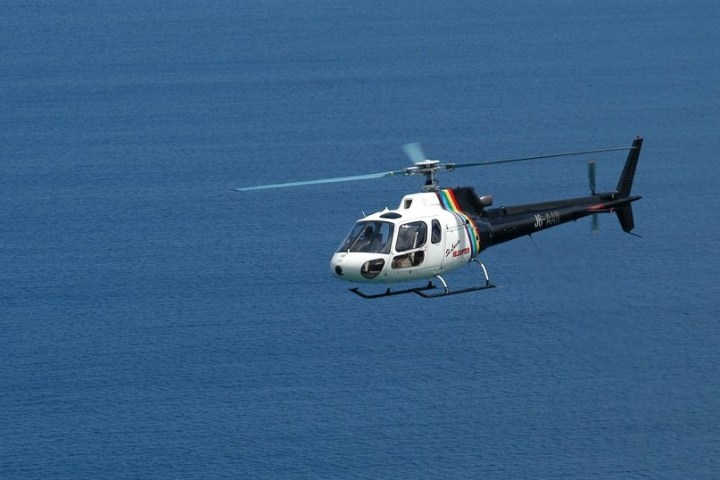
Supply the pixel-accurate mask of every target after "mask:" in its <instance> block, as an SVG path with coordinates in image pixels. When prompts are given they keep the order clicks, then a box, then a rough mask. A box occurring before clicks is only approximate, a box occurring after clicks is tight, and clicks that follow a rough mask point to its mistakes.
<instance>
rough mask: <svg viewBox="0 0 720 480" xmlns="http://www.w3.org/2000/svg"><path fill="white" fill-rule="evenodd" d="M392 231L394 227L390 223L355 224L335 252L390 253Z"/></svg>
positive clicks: (366, 222)
mask: <svg viewBox="0 0 720 480" xmlns="http://www.w3.org/2000/svg"><path fill="white" fill-rule="evenodd" d="M393 230H394V225H393V224H392V223H390V222H383V221H360V222H357V223H356V224H355V226H353V228H352V230H350V233H349V234H348V236H347V237H345V240H344V241H343V242H342V243H341V244H340V248H338V250H337V251H338V252H367V253H390V246H391V244H392V237H393Z"/></svg>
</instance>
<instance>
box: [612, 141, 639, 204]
mask: <svg viewBox="0 0 720 480" xmlns="http://www.w3.org/2000/svg"><path fill="white" fill-rule="evenodd" d="M642 142H643V139H642V137H637V138H635V140H634V141H633V143H632V150H630V153H628V156H627V160H626V161H625V168H623V172H622V175H620V180H619V181H618V184H617V187H616V188H615V191H616V192H617V193H619V194H620V198H622V197H629V196H630V189H632V184H633V180H634V179H635V169H636V168H637V163H638V159H639V158H640V149H641V148H642Z"/></svg>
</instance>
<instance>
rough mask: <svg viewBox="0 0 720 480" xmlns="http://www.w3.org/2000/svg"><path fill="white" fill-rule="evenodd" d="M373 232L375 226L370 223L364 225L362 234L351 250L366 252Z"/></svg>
mask: <svg viewBox="0 0 720 480" xmlns="http://www.w3.org/2000/svg"><path fill="white" fill-rule="evenodd" d="M373 232H375V228H374V227H373V226H372V225H368V226H366V227H365V230H364V231H363V233H362V235H361V236H360V238H359V239H358V241H357V243H356V244H355V247H354V248H353V251H354V252H367V251H368V248H369V246H370V244H371V242H372V237H373Z"/></svg>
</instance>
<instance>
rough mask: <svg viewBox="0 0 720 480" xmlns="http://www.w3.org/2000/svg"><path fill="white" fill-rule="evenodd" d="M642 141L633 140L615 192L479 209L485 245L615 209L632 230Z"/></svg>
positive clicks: (624, 223)
mask: <svg viewBox="0 0 720 480" xmlns="http://www.w3.org/2000/svg"><path fill="white" fill-rule="evenodd" d="M642 141H643V139H642V138H641V137H637V138H636V139H635V140H634V141H633V144H632V147H630V153H629V154H628V157H627V160H626V161H625V166H624V168H623V172H622V174H621V175H620V179H619V181H618V184H617V187H616V189H615V191H613V192H605V193H599V194H595V195H590V196H587V197H579V198H569V199H562V200H553V201H549V202H540V203H532V204H526V205H514V206H509V207H500V208H493V209H485V210H482V212H478V213H480V214H481V215H480V217H479V218H477V220H478V223H484V224H485V225H484V226H485V227H486V228H481V229H480V230H481V232H482V237H483V238H482V239H481V246H482V248H483V249H484V248H487V247H489V246H491V245H495V244H498V243H502V242H506V241H508V240H512V239H514V238H518V237H521V236H524V235H531V234H533V233H535V232H537V231H539V230H544V229H547V228H550V227H554V226H556V225H560V224H562V223H566V222H569V221H575V220H578V219H580V218H583V217H586V216H589V215H594V214H597V213H612V212H615V213H616V215H617V217H618V220H619V222H620V226H621V227H622V229H623V231H625V232H628V233H630V232H631V231H632V230H633V229H634V228H635V221H634V218H633V211H632V206H631V204H632V202H635V201H637V200H639V199H640V198H642V197H640V196H638V195H630V191H631V189H632V184H633V180H634V178H635V170H636V168H637V163H638V160H639V158H640V149H641V147H642Z"/></svg>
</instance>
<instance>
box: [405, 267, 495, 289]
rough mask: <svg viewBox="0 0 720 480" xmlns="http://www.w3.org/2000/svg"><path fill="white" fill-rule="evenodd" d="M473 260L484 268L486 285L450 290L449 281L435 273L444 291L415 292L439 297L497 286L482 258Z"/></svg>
mask: <svg viewBox="0 0 720 480" xmlns="http://www.w3.org/2000/svg"><path fill="white" fill-rule="evenodd" d="M473 261H474V262H475V263H477V264H478V265H480V268H482V272H483V276H484V277H485V284H484V285H478V286H476V287H470V288H462V289H460V290H450V289H449V288H448V286H447V282H446V281H445V280H444V279H443V278H442V277H441V276H440V275H435V278H437V279H438V280H439V281H440V283H442V286H443V291H442V292H439V293H426V292H424V291H416V292H415V293H417V294H418V295H420V296H421V297H424V298H438V297H446V296H448V295H457V294H459V293H468V292H477V291H478V290H485V289H488V288H495V285H493V284H492V283H491V282H490V277H489V276H488V273H487V268H485V264H483V263H482V262H481V261H480V260H478V259H473Z"/></svg>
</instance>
